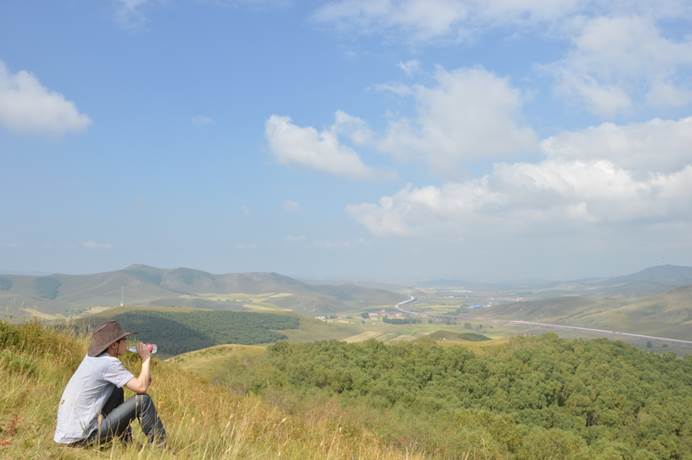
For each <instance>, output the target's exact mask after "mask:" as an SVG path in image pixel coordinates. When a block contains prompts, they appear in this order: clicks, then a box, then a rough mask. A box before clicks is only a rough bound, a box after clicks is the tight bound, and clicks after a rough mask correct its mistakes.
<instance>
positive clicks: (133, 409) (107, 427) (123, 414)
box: [82, 388, 166, 445]
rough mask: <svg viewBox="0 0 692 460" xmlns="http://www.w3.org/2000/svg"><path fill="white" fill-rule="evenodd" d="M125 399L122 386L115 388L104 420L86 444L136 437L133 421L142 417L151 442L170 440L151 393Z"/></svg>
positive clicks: (141, 423)
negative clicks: (132, 425) (132, 426)
mask: <svg viewBox="0 0 692 460" xmlns="http://www.w3.org/2000/svg"><path fill="white" fill-rule="evenodd" d="M124 399H125V396H124V392H123V389H122V388H115V389H113V393H111V396H110V397H109V398H108V400H107V401H106V403H105V404H104V405H103V408H102V409H101V415H102V416H103V419H102V420H101V423H100V424H99V426H98V428H97V429H96V430H95V431H94V432H92V433H91V434H90V435H89V437H87V439H85V440H84V441H82V443H83V444H87V445H91V444H101V443H105V442H108V441H110V440H111V439H113V438H120V439H122V440H123V441H125V442H129V441H131V440H132V429H131V428H130V423H131V422H132V421H133V420H134V419H135V418H136V419H138V420H139V424H140V426H141V427H142V431H144V434H145V435H146V436H147V439H149V442H151V443H156V444H163V443H164V442H165V441H166V430H165V429H164V427H163V423H161V419H160V418H159V416H158V414H157V413H156V407H155V406H154V402H153V401H152V400H151V398H150V397H149V395H148V394H141V395H139V394H138V395H135V396H133V397H131V398H129V399H128V400H127V401H125V400H124Z"/></svg>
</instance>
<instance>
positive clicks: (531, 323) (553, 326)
mask: <svg viewBox="0 0 692 460" xmlns="http://www.w3.org/2000/svg"><path fill="white" fill-rule="evenodd" d="M510 323H515V324H523V325H525V326H539V327H546V328H551V329H572V330H575V331H585V332H598V333H601V334H612V335H625V336H627V337H638V338H640V339H651V340H662V341H665V342H676V343H684V344H687V345H692V340H682V339H672V338H670V337H656V336H654V335H642V334H632V333H631V332H620V331H613V330H608V329H593V328H590V327H579V326H566V325H564V324H550V323H537V322H534V321H519V320H517V321H510Z"/></svg>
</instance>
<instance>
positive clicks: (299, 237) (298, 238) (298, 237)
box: [284, 235, 308, 242]
mask: <svg viewBox="0 0 692 460" xmlns="http://www.w3.org/2000/svg"><path fill="white" fill-rule="evenodd" d="M284 239H285V240H286V241H291V242H295V241H306V240H307V239H308V237H307V236H305V235H286V237H285V238H284Z"/></svg>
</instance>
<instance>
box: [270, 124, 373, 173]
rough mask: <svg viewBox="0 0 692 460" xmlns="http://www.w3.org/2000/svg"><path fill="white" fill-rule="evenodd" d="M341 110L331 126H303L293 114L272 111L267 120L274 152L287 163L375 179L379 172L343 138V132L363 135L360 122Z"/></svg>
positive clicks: (349, 135) (271, 149)
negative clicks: (340, 134)
mask: <svg viewBox="0 0 692 460" xmlns="http://www.w3.org/2000/svg"><path fill="white" fill-rule="evenodd" d="M357 120H358V119H357V118H355V117H350V116H349V115H347V114H344V113H342V112H337V114H336V122H335V124H334V125H333V126H332V128H330V129H328V130H323V131H318V130H316V129H315V128H313V127H301V126H298V125H296V124H294V123H293V122H292V121H291V119H290V118H288V117H283V116H279V115H272V116H271V117H269V119H268V120H267V122H266V124H265V134H266V137H267V141H268V143H269V148H270V151H271V153H272V154H273V155H274V156H275V157H276V158H277V159H278V160H279V161H280V162H281V163H283V164H297V165H300V166H305V167H308V168H312V169H315V170H318V171H322V172H327V173H329V174H334V175H337V176H345V177H350V178H353V179H371V178H375V177H376V176H377V173H376V172H375V171H374V170H373V169H371V168H370V167H368V166H366V165H365V164H364V163H363V161H362V160H361V159H360V156H358V154H357V153H356V152H355V151H354V150H353V149H352V148H350V147H349V146H347V145H345V144H343V143H342V142H340V140H339V133H341V132H344V131H346V132H347V133H348V134H347V137H351V138H352V139H355V140H357V139H359V137H360V136H361V135H362V130H361V129H359V128H358V126H359V122H358V121H357Z"/></svg>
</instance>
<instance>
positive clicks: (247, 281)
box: [0, 265, 402, 314]
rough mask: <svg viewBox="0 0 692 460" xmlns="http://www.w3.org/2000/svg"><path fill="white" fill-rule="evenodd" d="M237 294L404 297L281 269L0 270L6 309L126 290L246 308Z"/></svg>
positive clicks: (110, 297) (289, 304)
mask: <svg viewBox="0 0 692 460" xmlns="http://www.w3.org/2000/svg"><path fill="white" fill-rule="evenodd" d="M232 294H249V295H258V294H276V295H277V296H276V299H272V304H275V305H278V306H281V307H285V308H290V309H294V310H298V311H305V312H320V313H326V312H337V311H341V310H345V309H350V308H362V307H371V306H379V305H393V304H396V303H397V302H399V301H400V300H401V298H402V296H401V295H400V294H396V293H393V292H390V291H386V290H383V289H372V288H364V287H360V286H356V285H352V284H342V285H313V284H307V283H304V282H301V281H298V280H296V279H293V278H290V277H288V276H284V275H280V274H278V273H229V274H222V275H215V274H212V273H208V272H204V271H201V270H194V269H190V268H176V269H170V270H169V269H161V268H156V267H151V266H147V265H131V266H129V267H127V268H125V269H123V270H117V271H113V272H106V273H96V274H88V275H63V274H53V275H41V276H30V275H0V309H2V310H5V311H6V312H13V313H21V312H22V311H25V310H26V309H34V310H38V311H40V312H45V313H49V314H73V313H76V312H80V311H83V310H85V309H87V308H90V307H94V306H119V305H120V303H121V298H122V297H121V296H123V295H124V299H125V303H126V304H127V305H162V306H191V307H194V306H198V307H203V308H217V309H240V308H242V305H243V301H242V300H243V299H234V298H233V296H232ZM229 296H230V297H229Z"/></svg>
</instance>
